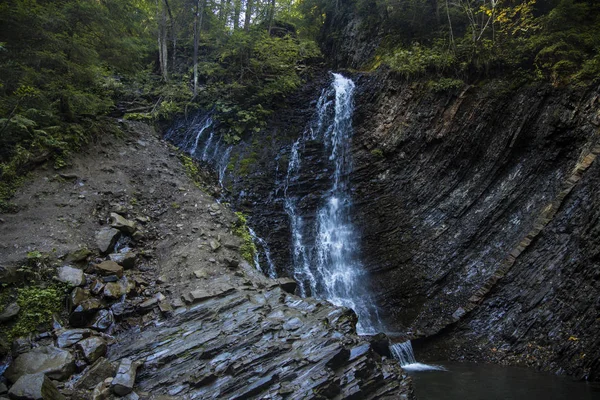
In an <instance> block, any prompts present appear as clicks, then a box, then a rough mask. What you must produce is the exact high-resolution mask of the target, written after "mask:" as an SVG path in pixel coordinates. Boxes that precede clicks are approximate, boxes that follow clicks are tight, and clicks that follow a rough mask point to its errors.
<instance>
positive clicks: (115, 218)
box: [110, 213, 137, 235]
mask: <svg viewBox="0 0 600 400" xmlns="http://www.w3.org/2000/svg"><path fill="white" fill-rule="evenodd" d="M110 220H111V221H110V226H112V227H113V228H116V229H118V230H120V231H121V232H124V233H127V234H129V235H131V234H132V233H134V232H135V231H136V229H137V228H136V226H135V222H133V221H130V220H128V219H125V218H123V217H122V216H120V215H119V214H117V213H110Z"/></svg>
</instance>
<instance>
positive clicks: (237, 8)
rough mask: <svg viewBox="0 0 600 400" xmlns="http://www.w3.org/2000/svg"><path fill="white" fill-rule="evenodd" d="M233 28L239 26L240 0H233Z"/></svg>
mask: <svg viewBox="0 0 600 400" xmlns="http://www.w3.org/2000/svg"><path fill="white" fill-rule="evenodd" d="M233 1H234V3H233V4H234V8H233V29H237V28H239V27H240V14H241V13H242V0H233Z"/></svg>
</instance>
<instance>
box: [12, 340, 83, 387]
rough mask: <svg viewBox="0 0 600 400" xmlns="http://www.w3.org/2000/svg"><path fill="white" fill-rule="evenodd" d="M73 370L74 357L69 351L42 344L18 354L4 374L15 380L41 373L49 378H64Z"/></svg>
mask: <svg viewBox="0 0 600 400" xmlns="http://www.w3.org/2000/svg"><path fill="white" fill-rule="evenodd" d="M74 371H75V359H74V358H73V355H72V354H71V353H70V352H68V351H66V350H62V349H59V348H58V347H54V346H42V347H37V348H35V349H33V350H31V351H29V352H27V353H24V354H21V355H20V356H18V357H17V358H16V359H15V360H14V361H13V362H12V364H10V366H9V367H8V369H7V370H6V371H5V372H4V376H5V377H6V378H7V379H8V380H9V381H11V382H16V381H17V380H18V379H19V378H20V377H21V376H23V375H28V374H37V373H43V374H46V375H47V376H48V377H49V378H52V379H56V380H64V379H67V378H68V377H69V376H71V374H72V373H73V372H74Z"/></svg>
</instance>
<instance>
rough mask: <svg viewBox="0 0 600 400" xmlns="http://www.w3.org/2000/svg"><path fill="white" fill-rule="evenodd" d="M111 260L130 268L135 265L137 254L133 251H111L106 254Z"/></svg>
mask: <svg viewBox="0 0 600 400" xmlns="http://www.w3.org/2000/svg"><path fill="white" fill-rule="evenodd" d="M108 257H109V258H110V260H111V261H114V262H116V263H117V264H119V265H120V266H122V267H123V268H125V269H131V268H133V267H134V266H135V260H136V257H137V255H136V254H135V253H134V252H133V251H126V252H123V253H113V254H110V255H109V256H108Z"/></svg>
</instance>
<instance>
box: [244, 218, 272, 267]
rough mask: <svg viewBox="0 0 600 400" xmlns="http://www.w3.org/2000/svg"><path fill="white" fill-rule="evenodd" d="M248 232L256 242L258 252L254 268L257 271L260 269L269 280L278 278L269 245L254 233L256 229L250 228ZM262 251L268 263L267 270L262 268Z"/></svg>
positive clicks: (255, 255) (255, 256) (255, 254)
mask: <svg viewBox="0 0 600 400" xmlns="http://www.w3.org/2000/svg"><path fill="white" fill-rule="evenodd" d="M248 232H249V233H250V236H251V237H252V241H253V242H254V245H255V246H256V248H257V251H256V252H255V253H254V266H255V267H256V269H258V270H259V271H260V272H262V273H263V274H265V275H267V276H268V277H269V278H273V279H275V278H277V271H276V269H275V264H274V263H273V260H272V259H271V249H270V248H269V245H268V244H267V242H266V241H265V240H264V239H263V238H261V237H259V236H258V235H257V234H256V232H254V229H252V228H250V227H248ZM260 250H262V253H263V256H264V259H265V261H266V262H267V268H266V269H265V268H263V267H262V264H261V262H260Z"/></svg>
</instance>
